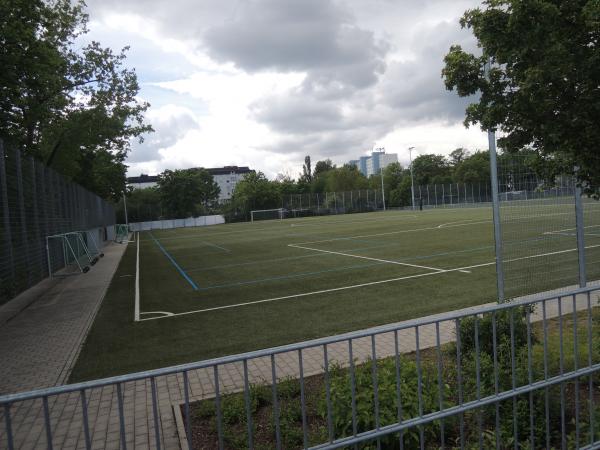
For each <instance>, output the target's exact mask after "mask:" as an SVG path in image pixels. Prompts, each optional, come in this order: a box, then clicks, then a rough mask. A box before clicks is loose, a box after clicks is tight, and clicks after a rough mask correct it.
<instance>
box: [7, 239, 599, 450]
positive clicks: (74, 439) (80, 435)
mask: <svg viewBox="0 0 600 450" xmlns="http://www.w3.org/2000/svg"><path fill="white" fill-rule="evenodd" d="M124 248H125V246H120V245H117V244H113V245H111V246H109V247H107V249H106V251H105V254H106V256H105V258H104V259H103V260H102V261H100V262H99V263H98V265H97V266H96V267H94V269H93V272H90V274H92V273H95V274H96V276H95V277H87V278H86V276H85V275H84V276H80V277H74V278H72V279H70V280H68V281H65V282H64V283H63V282H61V283H55V284H53V285H51V286H49V289H48V292H47V293H46V295H45V296H44V297H41V298H40V299H39V300H37V301H35V302H33V303H31V304H30V305H29V306H28V307H27V308H26V309H25V310H23V311H21V312H20V313H19V314H18V315H16V316H15V317H14V318H13V319H12V320H10V321H8V322H7V323H5V324H4V325H3V326H2V325H0V361H3V364H2V365H0V390H2V391H3V392H16V391H20V390H27V389H33V388H42V387H48V386H53V385H60V384H62V383H64V381H65V380H66V378H67V376H68V372H69V369H70V367H71V365H72V364H73V361H74V360H75V357H76V355H77V353H78V351H79V348H80V346H81V344H82V342H83V340H84V338H85V334H86V332H87V330H88V329H89V326H90V323H91V321H92V320H93V317H94V315H95V312H96V311H97V308H98V307H99V304H100V302H101V300H102V297H103V295H104V292H105V291H106V288H107V286H108V284H109V282H110V279H111V277H112V275H113V274H114V271H115V270H116V266H117V265H118V262H119V260H120V257H121V255H122V253H123V251H124ZM88 275H89V274H88ZM57 304H60V305H61V306H62V307H61V308H56V307H51V306H53V305H54V306H55V305H57ZM592 304H593V305H597V304H598V293H597V292H595V293H594V294H593V298H592ZM547 306H548V307H547V311H546V313H547V317H548V318H551V317H556V316H557V314H558V311H557V309H558V308H557V306H558V302H557V301H550V302H548V304H547ZM586 307H587V298H586V296H584V295H580V296H578V297H577V299H576V308H577V309H584V308H586ZM472 309H473V308H469V309H465V310H462V311H463V312H468V311H471V310H472ZM571 311H572V301H571V299H570V298H566V299H564V300H563V303H562V312H563V314H567V313H569V312H571ZM541 314H542V311H541V308H537V309H536V311H535V312H534V314H533V316H532V320H540V319H541ZM447 317H448V314H439V315H436V316H430V317H428V318H424V319H431V320H432V321H433V320H434V319H435V320H442V322H440V325H439V339H440V343H441V344H443V343H447V342H451V341H453V340H454V336H455V333H454V330H455V324H454V322H453V321H449V320H446V321H443V320H444V319H447ZM398 326H402V324H398ZM418 331H419V346H420V348H428V347H432V346H435V345H436V341H437V330H436V325H435V324H433V323H432V324H429V325H421V326H419V329H418ZM396 339H397V343H398V344H397V345H398V349H399V351H400V352H412V351H414V350H415V348H416V334H415V329H414V328H409V329H405V330H401V331H399V332H398V333H397V336H396V335H395V333H393V332H388V333H384V334H379V335H377V337H376V339H375V351H376V356H377V357H386V356H391V355H394V354H395V351H396ZM372 345H373V341H372V339H371V337H366V338H359V339H354V340H353V341H352V351H353V355H352V356H353V358H354V359H355V360H357V361H358V362H361V361H365V360H367V359H368V358H370V357H372V355H373V353H372V349H373V347H372ZM327 356H328V361H329V362H337V363H339V364H341V365H343V366H347V365H348V364H349V362H350V360H351V358H350V355H349V344H348V341H347V340H346V341H343V340H342V341H340V342H336V343H333V344H329V345H328V346H327ZM274 362H275V367H276V373H277V378H279V379H281V378H283V377H286V376H293V377H297V376H298V375H299V371H300V365H299V362H300V358H299V353H298V352H297V351H294V352H287V353H281V354H278V355H276V356H275V357H274ZM323 367H324V350H323V347H322V346H317V347H313V348H308V349H305V350H303V352H302V368H303V373H304V375H305V376H310V375H313V374H318V373H322V371H323ZM247 369H248V378H249V382H250V383H260V382H269V381H270V380H271V379H272V378H271V377H272V366H271V358H270V357H261V358H255V359H251V360H248V367H247ZM187 376H188V393H189V398H190V400H191V401H193V400H199V399H204V398H211V397H214V395H215V377H214V370H213V368H207V369H197V370H190V371H188V372H187ZM153 386H154V387H155V390H154V391H153ZM184 386H185V384H184V376H183V374H181V373H179V374H175V375H167V376H159V377H156V378H154V379H143V380H138V381H131V382H124V383H122V384H121V389H122V397H121V398H122V402H121V403H120V402H119V396H118V391H117V387H116V386H115V385H109V386H104V387H97V388H93V389H87V390H86V391H85V396H86V397H85V402H86V405H87V416H88V423H89V431H88V434H89V441H90V444H91V447H92V448H94V449H125V448H127V449H156V448H158V446H160V447H161V448H166V449H178V448H180V443H181V442H184V444H185V438H184V436H181V434H183V433H181V427H180V428H179V431H178V424H177V423H176V420H175V417H176V414H174V412H175V411H176V410H177V409H178V408H179V405H180V404H181V403H182V402H183V401H184V398H185V396H184V395H185V394H184V392H185V391H184V389H185V387H184ZM243 387H244V366H243V363H242V362H238V363H231V364H225V365H221V366H219V390H220V392H221V393H224V392H235V391H240V390H242V389H243ZM153 393H154V394H155V396H156V403H154V402H153ZM120 405H121V406H120ZM121 407H122V412H123V413H122V417H123V423H121V422H120V420H119V418H120V414H119V412H120V408H121ZM154 408H156V411H157V414H156V416H155V414H154ZM44 412H45V409H44V403H43V402H42V400H30V401H23V402H19V403H17V404H14V405H12V406H11V408H10V420H11V429H12V433H13V436H14V441H15V448H17V449H34V448H48V437H49V435H51V438H50V440H51V442H52V445H53V448H61V449H83V448H86V429H85V426H84V422H83V409H82V394H81V392H79V391H76V392H71V393H66V394H61V395H57V396H51V397H48V400H47V413H48V416H49V419H50V423H51V427H50V429H47V428H46V427H45V420H44ZM6 417H7V416H6V414H5V411H0V448H4V447H3V446H6V445H7V444H6V442H7V436H6V429H5V427H4V426H3V424H5V421H6ZM121 429H122V430H123V431H124V433H123V434H122V433H121V432H120V431H121ZM156 430H158V433H156ZM157 434H158V439H157Z"/></svg>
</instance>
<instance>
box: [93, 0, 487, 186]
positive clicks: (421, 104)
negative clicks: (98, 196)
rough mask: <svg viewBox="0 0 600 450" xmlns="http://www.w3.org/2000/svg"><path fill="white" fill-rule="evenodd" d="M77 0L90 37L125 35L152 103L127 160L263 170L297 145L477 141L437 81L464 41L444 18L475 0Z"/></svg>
mask: <svg viewBox="0 0 600 450" xmlns="http://www.w3.org/2000/svg"><path fill="white" fill-rule="evenodd" d="M88 3H89V4H90V5H91V16H92V19H93V20H94V21H95V23H96V22H97V23H100V24H102V25H103V26H102V27H98V28H93V27H94V26H95V25H94V24H93V23H92V24H91V25H92V28H93V29H97V30H98V36H96V35H94V38H96V37H97V39H98V40H99V41H100V42H104V41H105V40H107V41H110V42H111V43H112V41H113V39H114V40H117V39H121V37H119V36H121V35H125V38H127V39H128V40H130V41H129V42H123V44H124V45H126V44H131V46H132V62H136V61H137V64H138V65H139V66H140V68H141V70H142V71H143V74H140V79H142V80H143V81H147V82H146V83H142V92H141V95H143V96H144V97H145V98H146V97H147V98H148V100H149V101H150V102H151V103H152V104H154V105H158V106H159V108H154V107H153V108H152V109H151V110H150V111H149V114H150V113H152V114H154V115H153V116H152V119H151V120H150V122H151V123H152V124H153V125H154V126H155V128H156V129H157V133H155V134H154V135H151V136H149V137H148V139H147V141H146V142H145V143H144V144H142V145H140V146H138V145H136V146H135V148H134V151H133V152H132V154H131V157H130V159H129V161H130V162H131V167H132V170H134V169H135V170H137V169H141V168H143V169H144V170H150V169H153V168H154V169H155V170H163V169H165V168H176V167H185V166H186V165H191V166H194V165H195V166H210V165H212V166H222V165H225V164H238V165H242V164H243V165H246V164H248V165H251V166H253V167H254V168H257V169H258V170H264V171H266V172H267V173H268V174H270V175H273V174H274V173H277V172H281V171H282V169H284V168H287V167H289V166H290V165H293V166H296V165H297V166H298V167H300V165H301V163H302V159H303V157H304V155H306V154H311V156H313V158H314V159H322V158H324V157H330V158H333V159H334V162H337V163H343V162H345V161H347V160H349V159H354V158H355V157H356V156H358V155H360V154H363V153H364V152H365V151H366V150H369V149H371V148H372V147H373V146H374V145H375V142H377V144H378V145H389V146H390V148H389V149H388V151H393V150H394V148H393V147H394V146H403V145H404V143H405V141H407V140H409V141H412V142H414V141H418V145H419V146H421V147H422V148H427V149H428V150H430V151H434V150H435V151H437V149H442V150H443V149H444V148H446V147H447V148H448V149H449V150H451V149H453V148H455V147H456V146H459V145H463V144H465V143H472V142H478V138H477V137H475V138H473V137H472V136H473V135H472V134H470V133H471V130H464V128H463V127H462V124H461V122H462V120H463V117H464V110H465V107H466V105H467V104H468V103H469V101H468V100H465V99H459V98H458V96H456V94H455V93H452V92H447V91H446V90H445V88H444V85H443V80H442V79H441V69H442V66H443V56H444V55H445V53H446V52H447V51H448V49H449V47H450V45H451V44H454V43H458V44H461V45H463V47H465V48H467V49H469V50H476V46H475V41H474V39H473V38H472V36H471V32H470V31H468V30H466V31H465V30H461V29H460V25H459V23H458V18H459V17H460V16H461V15H462V13H463V12H464V11H465V10H466V9H468V8H472V7H476V6H477V5H478V4H479V1H477V0H455V1H452V2H448V1H447V0H406V1H404V2H395V1H392V0H203V1H201V2H198V1H195V0H172V1H170V2H168V3H165V2H163V1H160V0H129V1H127V2H120V1H117V0H89V1H88ZM115 30H127V33H117V32H115ZM102 33H107V37H110V39H108V38H107V39H104V38H103V36H102ZM111 33H112V34H111ZM135 36H139V37H140V39H144V40H145V41H144V47H143V49H141V50H140V52H138V53H136V51H135V49H136V44H139V42H136V41H135ZM125 38H123V39H125ZM115 45H116V46H122V45H119V43H118V42H116V43H115ZM153 48H154V49H156V52H155V53H153ZM153 54H155V55H156V57H155V58H152V57H150V58H147V57H146V56H147V55H153ZM153 65H154V67H153ZM165 105H166V106H169V107H170V108H172V109H168V108H166V109H163V107H165ZM173 105H178V106H179V108H180V109H173V108H174V106H173ZM154 111H156V113H154ZM414 130H418V132H414ZM428 130H429V131H428ZM438 135H443V136H444V139H443V140H439V139H438V140H436V139H435V136H438ZM403 136H408V137H410V139H408V138H407V139H404V138H403ZM465 136H467V137H465ZM428 139H429V144H428V143H427V140H428ZM384 143H387V144H384ZM411 145H412V144H411ZM298 170H299V169H294V170H292V172H293V173H296V172H297V171H298Z"/></svg>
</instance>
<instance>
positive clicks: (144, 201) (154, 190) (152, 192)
mask: <svg viewBox="0 0 600 450" xmlns="http://www.w3.org/2000/svg"><path fill="white" fill-rule="evenodd" d="M161 201H162V198H161V194H160V191H159V190H158V187H156V186H154V187H149V188H145V189H133V190H131V191H130V192H128V193H127V216H128V219H129V222H146V221H149V220H159V219H161V218H162V205H161ZM116 214H117V223H125V205H124V204H123V200H121V201H119V203H118V204H117V206H116Z"/></svg>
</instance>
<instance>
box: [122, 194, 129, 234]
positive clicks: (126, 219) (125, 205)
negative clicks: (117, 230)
mask: <svg viewBox="0 0 600 450" xmlns="http://www.w3.org/2000/svg"><path fill="white" fill-rule="evenodd" d="M123 208H124V209H125V227H126V228H127V231H129V219H128V217H127V198H126V197H125V191H123Z"/></svg>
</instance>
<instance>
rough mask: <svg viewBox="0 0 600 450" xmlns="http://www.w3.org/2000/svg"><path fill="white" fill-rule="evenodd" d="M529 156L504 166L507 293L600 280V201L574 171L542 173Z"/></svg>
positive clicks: (502, 249)
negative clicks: (528, 161) (589, 193)
mask: <svg viewBox="0 0 600 450" xmlns="http://www.w3.org/2000/svg"><path fill="white" fill-rule="evenodd" d="M526 158H527V157H526V156H519V155H514V156H512V157H511V158H510V159H509V158H507V157H504V158H503V159H502V161H501V162H500V163H499V165H498V186H499V188H498V191H499V227H500V233H499V234H498V237H497V239H498V240H499V242H498V244H499V253H500V255H499V256H500V258H501V261H502V265H501V267H499V268H498V277H499V279H500V281H501V283H500V288H499V289H501V290H502V293H501V295H500V297H501V298H502V297H503V298H507V299H510V298H515V297H520V296H523V295H533V294H536V293H539V292H544V291H549V290H554V289H571V288H573V287H577V286H579V287H583V286H585V285H586V283H587V282H589V281H595V280H600V267H599V265H598V263H599V262H600V246H599V245H598V244H600V242H598V236H600V234H598V229H599V228H600V203H599V202H598V201H597V200H595V199H593V198H589V197H588V196H586V195H585V194H583V192H582V190H581V188H579V187H578V186H577V182H576V178H575V177H574V176H573V175H572V174H565V175H560V176H556V175H552V176H550V177H547V178H543V177H541V176H540V175H539V174H537V173H536V172H535V171H534V170H532V169H531V168H529V167H528V166H527V164H526Z"/></svg>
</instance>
